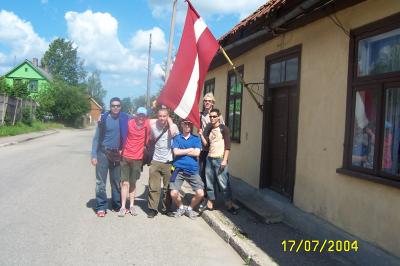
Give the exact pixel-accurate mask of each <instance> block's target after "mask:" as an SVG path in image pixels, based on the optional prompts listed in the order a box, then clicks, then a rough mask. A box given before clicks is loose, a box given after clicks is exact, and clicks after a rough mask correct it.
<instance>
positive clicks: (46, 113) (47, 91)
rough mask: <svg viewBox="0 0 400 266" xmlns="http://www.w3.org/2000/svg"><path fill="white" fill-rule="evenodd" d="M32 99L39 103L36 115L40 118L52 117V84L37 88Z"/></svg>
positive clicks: (53, 100)
mask: <svg viewBox="0 0 400 266" xmlns="http://www.w3.org/2000/svg"><path fill="white" fill-rule="evenodd" d="M34 100H35V101H36V102H37V103H39V106H38V107H37V108H36V117H37V118H38V119H41V120H47V119H49V118H51V117H54V116H53V114H52V110H53V107H54V105H55V104H56V90H55V86H54V85H53V84H50V85H47V86H46V88H44V89H42V90H39V91H38V93H36V94H35V95H34Z"/></svg>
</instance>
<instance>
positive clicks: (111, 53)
mask: <svg viewBox="0 0 400 266" xmlns="http://www.w3.org/2000/svg"><path fill="white" fill-rule="evenodd" d="M172 2H173V1H172V0H118V1H115V0H114V1H112V0H68V1H62V0H29V1H26V0H25V1H24V0H1V3H0V75H2V74H4V73H6V72H7V71H8V70H10V69H11V68H12V67H13V66H14V64H15V63H16V64H18V63H20V62H21V61H23V60H25V59H29V60H31V59H32V58H33V57H36V58H39V60H40V58H41V57H42V56H43V54H44V52H45V51H46V50H47V48H48V45H49V43H51V41H52V40H54V39H55V38H57V37H60V38H65V39H68V40H72V41H73V42H74V44H75V45H76V46H77V47H78V56H79V57H80V58H81V59H83V60H84V62H85V68H86V69H87V70H88V71H93V70H95V69H98V70H100V72H101V79H102V84H103V87H104V88H105V89H106V90H107V92H108V93H107V96H106V99H105V101H106V102H107V101H108V99H109V98H111V97H113V96H119V97H121V98H123V97H136V96H139V95H143V94H145V93H146V87H147V49H148V48H147V47H148V36H149V33H150V32H151V33H152V37H153V46H152V47H153V49H152V66H151V70H152V81H151V84H152V86H151V90H152V93H155V92H156V91H158V89H159V88H160V86H161V84H162V81H161V78H160V74H161V73H162V70H161V67H160V65H161V64H162V62H163V61H164V60H165V58H166V56H167V45H168V38H169V31H170V29H169V25H170V19H171V13H172ZM191 2H192V4H193V5H194V6H195V8H196V9H197V11H198V12H199V13H200V15H201V16H202V17H203V18H204V20H205V21H206V23H207V25H208V26H209V28H210V29H211V31H212V32H213V34H214V36H215V37H216V38H218V37H220V36H222V35H223V34H224V33H225V32H227V31H229V30H230V29H231V28H232V27H233V26H234V25H236V24H237V23H238V22H239V21H240V20H241V19H243V18H245V17H246V16H248V15H249V14H251V13H252V12H253V11H255V10H256V9H257V8H258V7H259V6H260V5H262V4H264V3H265V2H266V0H231V1H229V4H227V1H226V0H192V1H191ZM186 9H187V4H186V3H185V2H184V0H178V9H177V20H176V24H175V34H174V35H175V36H174V52H176V49H177V47H178V46H179V41H180V37H181V33H182V27H183V22H184V19H185V14H186Z"/></svg>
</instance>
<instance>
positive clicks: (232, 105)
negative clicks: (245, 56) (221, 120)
mask: <svg viewBox="0 0 400 266" xmlns="http://www.w3.org/2000/svg"><path fill="white" fill-rule="evenodd" d="M238 72H239V73H240V75H241V76H242V77H243V66H241V67H239V68H238ZM227 91H228V95H227V101H226V114H227V116H228V117H227V119H226V120H227V121H226V122H227V126H228V127H229V129H230V132H231V140H232V141H236V142H240V130H241V117H242V94H243V85H242V83H241V82H240V80H239V79H238V77H237V76H236V74H235V72H234V71H233V70H232V71H229V73H228V90H227Z"/></svg>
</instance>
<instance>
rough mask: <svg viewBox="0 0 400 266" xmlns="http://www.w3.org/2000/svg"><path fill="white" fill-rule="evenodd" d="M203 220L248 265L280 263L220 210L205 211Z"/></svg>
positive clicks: (260, 265)
mask: <svg viewBox="0 0 400 266" xmlns="http://www.w3.org/2000/svg"><path fill="white" fill-rule="evenodd" d="M201 217H202V218H203V220H204V221H205V222H206V223H207V224H208V225H209V226H210V227H211V228H212V229H213V230H214V231H215V232H216V233H217V234H218V235H219V236H220V237H221V238H222V239H223V240H224V241H225V242H227V243H228V244H229V245H230V246H231V247H232V248H233V249H234V250H235V251H236V252H237V253H238V254H239V256H240V257H241V258H242V259H243V260H244V262H245V264H246V265H252V266H266V265H278V264H277V263H276V262H275V261H274V260H273V259H272V258H271V257H269V256H268V255H267V254H266V253H265V252H263V251H262V250H261V249H259V248H258V247H257V246H256V245H255V244H254V243H253V241H251V240H250V239H247V238H246V237H245V236H243V235H242V234H241V233H240V231H239V230H238V229H237V228H236V226H235V225H234V224H232V223H231V222H230V221H229V219H228V218H227V217H226V216H225V215H224V214H223V213H222V212H220V211H218V210H214V211H212V212H209V211H205V212H203V213H202V215H201Z"/></svg>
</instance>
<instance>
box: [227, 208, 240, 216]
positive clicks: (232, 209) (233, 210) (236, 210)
mask: <svg viewBox="0 0 400 266" xmlns="http://www.w3.org/2000/svg"><path fill="white" fill-rule="evenodd" d="M228 212H229V213H231V214H233V215H237V214H238V213H239V212H238V209H236V208H235V207H230V208H229V209H228Z"/></svg>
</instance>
